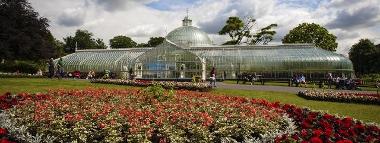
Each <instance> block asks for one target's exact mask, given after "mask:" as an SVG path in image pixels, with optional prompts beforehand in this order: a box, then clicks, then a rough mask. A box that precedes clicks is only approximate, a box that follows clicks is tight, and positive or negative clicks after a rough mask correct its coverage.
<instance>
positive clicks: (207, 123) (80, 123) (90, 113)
mask: <svg viewBox="0 0 380 143" xmlns="http://www.w3.org/2000/svg"><path fill="white" fill-rule="evenodd" d="M147 93H153V96H151V95H147ZM168 94H169V93H168V91H166V90H165V91H162V92H161V90H156V89H154V90H153V92H145V91H142V90H139V89H130V90H106V89H86V90H70V91H67V90H54V91H50V92H48V93H47V94H44V95H46V96H41V95H40V94H38V95H36V94H19V95H15V96H14V97H18V98H17V99H18V100H17V105H16V106H15V107H14V108H8V109H6V110H4V111H3V113H1V114H0V127H6V128H7V129H10V133H11V134H12V135H14V136H15V137H17V139H19V140H20V141H26V142H31V141H30V139H27V138H25V137H24V136H27V135H28V134H35V135H39V136H40V137H41V139H42V140H48V139H47V138H49V139H54V140H55V141H61V142H99V141H106V142H125V141H128V142H147V141H151V142H223V141H247V142H248V141H250V140H251V141H253V140H274V139H275V137H276V136H279V135H282V134H291V133H293V131H294V129H295V126H294V123H293V122H292V120H291V119H290V118H288V117H287V115H285V114H282V113H281V112H279V110H277V109H274V108H268V107H265V106H261V105H258V104H256V103H254V102H250V99H248V98H241V97H228V96H214V95H212V94H210V93H204V92H203V93H202V92H191V91H185V90H178V91H176V93H175V94H176V95H174V96H172V97H171V98H166V99H165V100H160V99H162V98H161V96H169V95H168ZM155 95H159V96H158V97H159V98H157V96H155ZM41 97H42V98H41ZM2 123H7V124H2ZM22 127H25V128H26V129H25V130H22V131H20V130H17V129H19V128H22Z"/></svg>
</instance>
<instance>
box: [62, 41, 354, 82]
mask: <svg viewBox="0 0 380 143" xmlns="http://www.w3.org/2000/svg"><path fill="white" fill-rule="evenodd" d="M63 61H64V70H65V71H68V72H71V71H75V70H78V71H81V72H88V71H89V70H95V72H103V71H104V70H111V72H114V73H117V74H120V73H124V74H127V72H128V70H129V69H132V70H133V72H134V74H135V76H136V78H144V79H157V78H162V79H179V78H182V79H190V78H192V77H193V76H202V77H206V78H207V77H209V72H210V71H211V68H212V67H215V68H216V70H217V77H218V78H223V77H225V78H226V79H236V77H237V75H238V74H241V73H256V74H258V75H263V77H265V78H289V77H291V76H292V75H293V74H304V75H305V76H306V77H308V78H323V77H324V76H325V75H326V74H327V73H333V74H335V75H336V76H342V75H347V76H350V75H351V73H353V67H352V63H351V61H350V60H349V59H348V58H346V57H344V56H342V55H339V54H336V53H333V52H330V51H326V50H323V49H320V48H316V47H314V46H313V45H303V44H298V45H294V44H290V45H278V46H206V47H180V46H178V45H176V44H174V43H172V42H170V41H168V40H165V41H164V43H163V44H161V45H159V46H158V47H154V48H130V49H120V50H117V49H116V50H115V49H112V50H81V51H77V52H76V53H73V54H70V55H67V56H65V57H63ZM202 66H204V67H205V70H202V69H203V68H202Z"/></svg>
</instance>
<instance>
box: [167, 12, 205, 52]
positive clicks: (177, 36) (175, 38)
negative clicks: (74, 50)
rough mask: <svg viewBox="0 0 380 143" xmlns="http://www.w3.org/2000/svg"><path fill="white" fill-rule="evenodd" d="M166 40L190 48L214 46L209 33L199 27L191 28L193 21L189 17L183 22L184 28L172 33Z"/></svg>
mask: <svg viewBox="0 0 380 143" xmlns="http://www.w3.org/2000/svg"><path fill="white" fill-rule="evenodd" d="M166 39H168V40H169V41H171V42H173V43H175V44H179V45H186V46H189V47H190V46H191V47H194V46H208V45H212V42H211V40H210V38H209V37H208V35H207V33H205V32H203V31H202V30H200V29H199V28H197V27H194V26H191V20H190V19H188V18H187V17H185V19H184V20H183V26H182V27H178V28H176V29H174V30H173V31H171V32H170V33H169V34H168V35H167V36H166Z"/></svg>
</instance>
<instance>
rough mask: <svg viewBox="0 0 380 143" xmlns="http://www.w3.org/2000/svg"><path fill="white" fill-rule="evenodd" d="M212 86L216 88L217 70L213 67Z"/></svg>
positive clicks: (211, 74)
mask: <svg viewBox="0 0 380 143" xmlns="http://www.w3.org/2000/svg"><path fill="white" fill-rule="evenodd" d="M210 85H211V86H214V87H216V70H215V67H212V69H211V72H210Z"/></svg>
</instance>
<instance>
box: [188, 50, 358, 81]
mask: <svg viewBox="0 0 380 143" xmlns="http://www.w3.org/2000/svg"><path fill="white" fill-rule="evenodd" d="M188 50H189V51H191V52H193V53H195V54H196V55H198V56H200V57H205V58H206V59H207V71H210V69H211V68H212V67H215V68H216V69H217V71H218V72H217V75H218V77H219V78H222V77H223V76H225V78H227V79H235V78H236V76H237V74H239V73H244V72H245V73H255V72H256V74H259V75H263V76H264V77H267V78H289V77H291V76H292V75H293V74H304V75H306V76H307V77H309V78H322V77H323V76H324V75H325V74H326V73H329V72H331V73H334V74H336V75H339V76H340V75H341V74H346V75H347V76H349V75H350V73H352V72H353V67H352V63H351V61H350V60H349V59H348V58H346V57H344V56H342V55H339V54H335V53H333V52H330V51H326V50H323V49H320V48H316V47H314V46H313V45H280V46H217V47H192V48H189V49H188Z"/></svg>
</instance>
